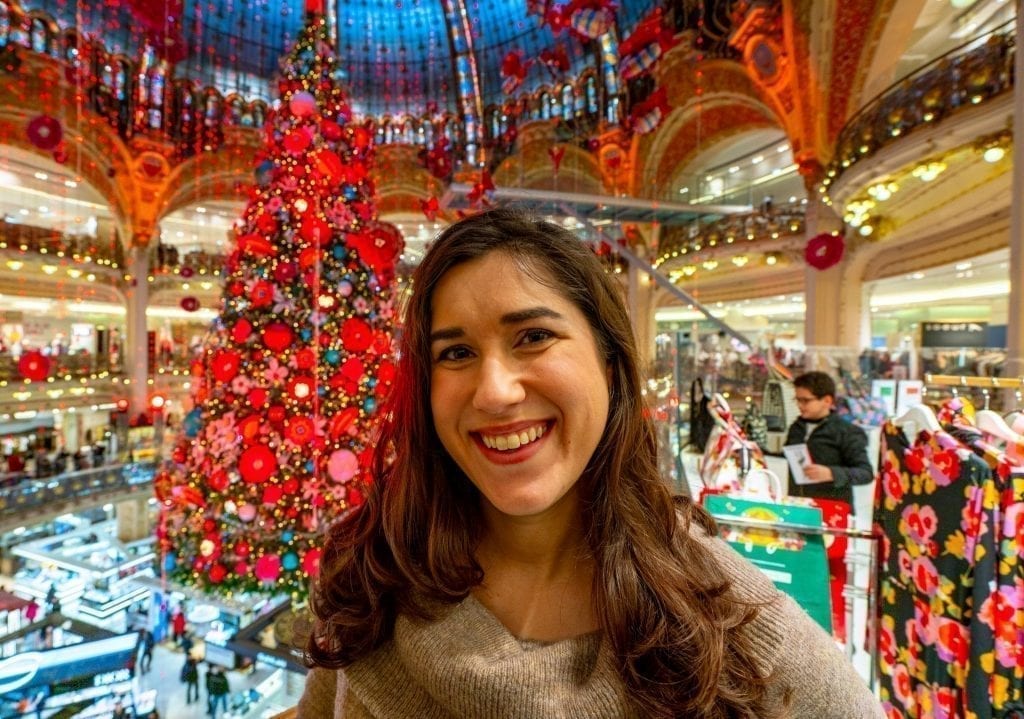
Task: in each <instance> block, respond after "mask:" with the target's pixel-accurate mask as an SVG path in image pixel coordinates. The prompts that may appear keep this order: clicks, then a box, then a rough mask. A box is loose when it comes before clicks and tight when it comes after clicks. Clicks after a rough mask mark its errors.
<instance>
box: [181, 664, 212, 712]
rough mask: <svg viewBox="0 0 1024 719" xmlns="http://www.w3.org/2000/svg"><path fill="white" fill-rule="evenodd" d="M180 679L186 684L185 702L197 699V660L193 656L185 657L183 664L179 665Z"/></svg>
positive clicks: (188, 702)
mask: <svg viewBox="0 0 1024 719" xmlns="http://www.w3.org/2000/svg"><path fill="white" fill-rule="evenodd" d="M181 681H183V682H185V684H186V689H185V703H186V704H191V703H192V702H194V701H196V702H197V701H199V662H198V661H196V658H195V657H193V656H186V657H185V664H184V665H183V666H182V667H181ZM193 694H195V696H193ZM207 709H209V706H207Z"/></svg>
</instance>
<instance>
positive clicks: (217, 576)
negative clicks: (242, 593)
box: [206, 563, 228, 584]
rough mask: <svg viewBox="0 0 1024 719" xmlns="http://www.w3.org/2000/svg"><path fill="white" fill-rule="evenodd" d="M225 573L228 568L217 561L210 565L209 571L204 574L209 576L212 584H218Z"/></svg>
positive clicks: (222, 579) (226, 573) (225, 575)
mask: <svg viewBox="0 0 1024 719" xmlns="http://www.w3.org/2000/svg"><path fill="white" fill-rule="evenodd" d="M227 575H228V570H227V569H226V568H225V567H224V565H223V564H219V563H218V564H214V565H213V566H212V567H210V571H209V572H207V574H206V576H208V577H209V578H210V581H211V582H213V583H214V584H220V583H221V582H223V581H224V578H225V577H227Z"/></svg>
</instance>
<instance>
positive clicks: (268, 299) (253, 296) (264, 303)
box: [249, 280, 274, 307]
mask: <svg viewBox="0 0 1024 719" xmlns="http://www.w3.org/2000/svg"><path fill="white" fill-rule="evenodd" d="M249 301H250V302H251V303H252V306H253V307H269V306H270V305H271V304H273V302H274V285H272V284H271V283H270V282H267V281H265V280H257V281H256V282H254V283H253V286H252V290H250V291H249Z"/></svg>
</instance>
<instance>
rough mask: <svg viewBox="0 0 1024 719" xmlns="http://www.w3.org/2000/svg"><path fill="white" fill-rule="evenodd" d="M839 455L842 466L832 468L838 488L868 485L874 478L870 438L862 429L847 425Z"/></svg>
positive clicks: (842, 434)
mask: <svg viewBox="0 0 1024 719" xmlns="http://www.w3.org/2000/svg"><path fill="white" fill-rule="evenodd" d="M839 455H840V457H841V458H842V464H841V465H839V466H835V467H831V470H832V481H833V482H835V485H836V486H837V487H845V486H846V485H848V484H868V483H870V482H871V480H872V479H873V478H874V473H873V472H872V471H871V461H870V460H869V459H868V436H867V435H866V434H865V433H864V430H862V429H861V428H860V427H857V426H855V425H847V426H846V427H843V428H842V433H841V434H840V435H839Z"/></svg>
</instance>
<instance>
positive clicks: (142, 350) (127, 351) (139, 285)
mask: <svg viewBox="0 0 1024 719" xmlns="http://www.w3.org/2000/svg"><path fill="white" fill-rule="evenodd" d="M128 274H129V275H130V276H131V279H130V280H129V281H128V287H127V289H126V291H125V295H126V296H127V298H128V307H127V310H128V311H127V316H126V317H125V333H126V336H125V343H124V344H125V346H124V368H125V374H126V375H127V377H128V379H129V380H130V382H131V384H130V385H129V391H128V393H127V394H128V399H129V401H130V403H131V404H130V405H129V409H128V412H129V414H130V416H132V417H135V416H137V415H138V414H139V413H140V412H145V411H146V408H147V407H146V405H147V401H148V399H149V348H148V342H147V335H146V306H147V305H148V304H149V279H148V277H149V249H148V248H147V247H145V246H140V245H134V246H133V247H132V248H131V252H130V254H129V256H128Z"/></svg>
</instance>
